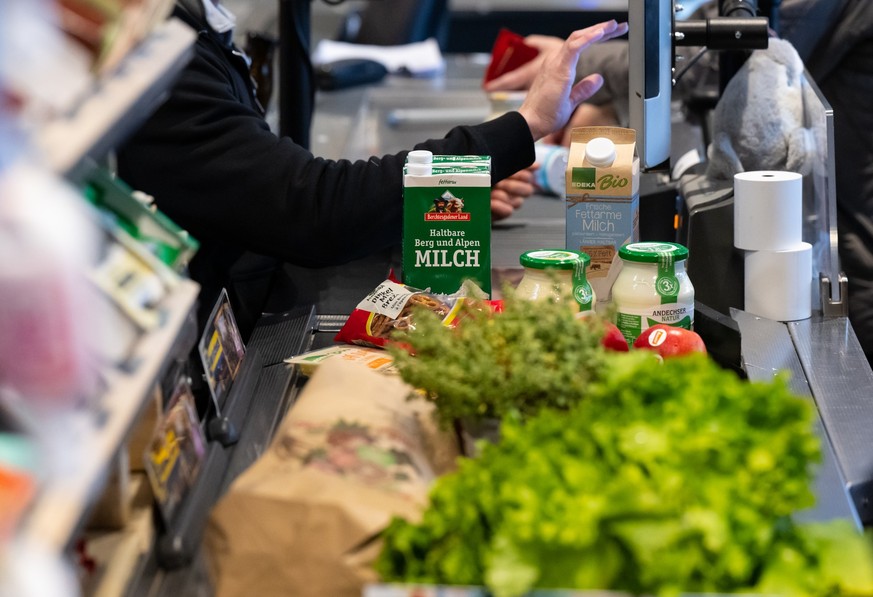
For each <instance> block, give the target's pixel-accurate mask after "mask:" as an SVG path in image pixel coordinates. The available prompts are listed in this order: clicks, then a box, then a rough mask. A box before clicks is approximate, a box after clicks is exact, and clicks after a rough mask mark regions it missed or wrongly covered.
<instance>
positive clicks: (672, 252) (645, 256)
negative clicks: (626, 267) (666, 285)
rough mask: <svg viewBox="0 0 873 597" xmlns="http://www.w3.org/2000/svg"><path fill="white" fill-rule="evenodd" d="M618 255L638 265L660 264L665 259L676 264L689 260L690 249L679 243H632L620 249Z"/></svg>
mask: <svg viewBox="0 0 873 597" xmlns="http://www.w3.org/2000/svg"><path fill="white" fill-rule="evenodd" d="M618 255H619V257H621V258H622V259H624V260H625V261H635V262H637V263H660V262H661V261H662V260H664V259H665V258H666V259H667V260H669V261H671V262H676V261H681V260H682V259H687V258H688V249H687V248H685V247H684V246H682V245H680V244H678V243H668V242H643V243H630V244H627V245H624V246H623V247H622V248H620V249H619V250H618Z"/></svg>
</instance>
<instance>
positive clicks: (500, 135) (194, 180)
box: [118, 0, 535, 335]
mask: <svg viewBox="0 0 873 597" xmlns="http://www.w3.org/2000/svg"><path fill="white" fill-rule="evenodd" d="M174 14H175V15H176V16H179V17H180V18H182V19H183V20H185V22H187V23H188V24H190V25H191V26H192V27H194V28H195V29H196V30H197V31H198V34H199V35H198V38H197V42H196V47H195V55H194V58H193V59H192V61H191V62H190V64H189V65H188V66H187V67H186V68H185V69H184V71H183V72H182V74H181V76H180V78H179V80H178V82H177V83H176V84H175V85H174V87H173V89H172V90H171V92H170V95H169V98H168V99H167V101H166V102H165V103H164V104H163V105H162V106H161V107H160V108H159V109H158V110H157V111H156V113H155V114H154V115H153V116H152V117H151V118H150V119H149V120H148V121H147V122H146V124H145V125H144V126H143V127H142V128H141V129H140V130H139V132H138V133H137V134H136V135H135V136H134V137H133V138H132V139H130V140H129V142H127V143H126V144H125V146H124V147H123V148H121V150H120V151H119V155H118V161H119V175H120V177H121V178H122V180H124V181H125V182H127V183H128V184H130V185H131V186H133V187H134V188H136V189H140V190H143V191H145V192H147V193H149V194H151V195H153V196H154V197H155V200H156V203H157V206H158V207H159V209H161V210H162V211H163V212H164V213H166V214H167V215H168V216H169V217H170V218H172V219H173V220H174V221H175V222H176V223H178V224H179V225H180V226H182V227H183V228H185V229H187V230H188V231H189V232H190V233H191V234H192V236H194V237H195V238H196V239H198V240H199V241H200V243H201V249H200V251H199V252H198V254H197V256H196V257H195V258H194V260H193V261H192V263H191V267H190V273H191V277H192V278H193V279H195V280H196V281H198V282H199V283H201V285H202V286H203V290H202V291H201V303H202V304H201V316H202V315H203V314H208V312H209V310H210V308H211V306H212V304H214V301H215V299H216V297H217V295H218V293H219V291H220V289H221V288H222V287H226V288H227V289H228V292H229V294H230V296H231V303H232V305H233V307H234V311H235V313H236V314H237V318H238V320H240V321H239V323H240V327H241V328H243V330H244V335H246V332H247V331H248V330H249V329H250V328H251V326H252V324H253V323H254V320H255V319H256V318H257V316H258V315H259V314H260V313H261V309H262V305H263V304H264V300H265V299H266V294H267V293H268V292H269V281H270V278H271V276H272V275H273V273H274V272H275V270H276V268H277V267H278V265H279V264H280V263H281V262H283V261H285V262H288V263H292V264H295V265H302V266H307V267H320V266H327V265H337V264H341V263H345V262H348V261H350V260H353V259H356V258H359V257H362V256H365V255H369V254H372V253H374V252H376V251H379V250H382V249H385V248H387V247H390V246H393V245H396V244H397V243H398V242H399V241H400V234H401V214H402V211H401V208H402V193H403V189H402V167H403V161H404V159H405V155H406V152H402V153H399V154H397V155H386V156H383V157H381V158H376V157H374V158H371V159H370V160H368V161H357V162H354V163H352V162H349V161H346V160H339V161H333V160H326V159H322V158H318V157H315V156H313V155H312V154H311V153H309V152H308V151H307V150H306V149H304V148H302V147H301V146H299V145H296V144H295V143H293V142H292V141H291V140H290V139H288V138H280V137H277V136H276V135H275V134H274V133H272V132H271V131H270V129H269V127H268V125H267V123H266V121H265V120H264V117H263V114H262V111H261V109H260V106H259V104H258V103H257V102H256V100H255V96H254V87H253V84H252V82H251V79H250V77H249V74H248V67H247V64H246V61H245V60H244V58H243V57H242V55H241V54H240V53H239V52H238V51H237V50H236V48H235V47H233V45H232V44H231V43H230V40H229V39H228V38H227V37H228V36H222V35H220V34H218V33H216V32H215V31H213V30H212V29H210V28H209V26H208V24H207V23H206V21H205V19H204V18H203V16H202V10H201V7H200V5H199V2H198V1H197V0H193V1H192V0H188V1H181V0H180V1H179V2H177V6H176V11H175V13H174ZM416 148H426V149H430V150H431V151H433V152H434V153H439V154H487V155H490V156H491V157H492V168H493V179H494V180H495V181H496V180H500V179H502V178H505V177H507V176H510V175H511V174H513V173H514V172H517V171H519V170H522V169H524V168H526V167H528V166H529V165H530V164H532V163H533V161H534V157H535V156H534V146H533V139H532V137H531V134H530V129H529V128H528V126H527V123H526V122H525V121H524V119H523V118H522V117H521V115H519V114H518V113H517V112H513V113H509V114H507V115H505V116H503V117H501V118H499V119H496V120H494V121H490V122H486V123H483V124H480V125H476V126H460V127H457V128H454V129H452V130H451V131H450V132H449V133H448V134H447V135H446V137H445V138H443V139H438V140H429V141H425V142H423V143H421V144H419V145H417V146H416ZM410 149H412V148H410ZM201 319H202V317H201Z"/></svg>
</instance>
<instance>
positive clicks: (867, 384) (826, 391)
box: [786, 316, 873, 524]
mask: <svg viewBox="0 0 873 597" xmlns="http://www.w3.org/2000/svg"><path fill="white" fill-rule="evenodd" d="M786 325H787V328H788V331H789V333H790V334H791V338H792V341H793V343H794V346H795V348H796V350H797V354H798V356H799V358H800V361H801V363H802V365H803V370H804V372H805V373H806V377H807V379H808V381H809V385H810V389H811V390H812V394H813V396H815V397H816V404H817V405H818V409H819V413H820V414H821V418H822V421H823V422H824V425H825V429H826V431H827V434H828V437H829V439H830V444H831V445H832V446H833V448H834V451H835V453H836V456H837V460H838V462H839V464H840V468H841V471H842V475H843V478H844V480H845V482H846V488H847V490H848V491H849V494H850V495H851V497H852V500H853V502H854V504H855V507H856V508H857V510H858V514H859V516H860V518H861V520H862V521H863V522H864V523H865V524H871V523H873V504H871V500H873V371H871V369H870V365H869V364H868V362H867V359H866V357H865V356H864V353H863V352H862V350H861V346H860V344H859V343H858V338H857V337H856V336H855V332H854V331H853V330H852V326H851V324H850V323H849V320H848V319H846V318H845V317H834V318H821V317H818V316H813V317H812V318H810V319H807V320H804V321H798V322H793V323H788V324H786Z"/></svg>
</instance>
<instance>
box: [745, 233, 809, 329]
mask: <svg viewBox="0 0 873 597" xmlns="http://www.w3.org/2000/svg"><path fill="white" fill-rule="evenodd" d="M744 278H745V292H744V296H745V310H746V311H747V312H749V313H752V314H753V315H758V316H759V317H766V318H768V319H773V320H776V321H797V320H799V319H806V318H808V317H809V316H810V315H811V314H812V245H811V244H809V243H799V244H798V245H796V246H795V247H794V248H792V249H788V250H785V251H750V252H748V253H746V256H745V275H744Z"/></svg>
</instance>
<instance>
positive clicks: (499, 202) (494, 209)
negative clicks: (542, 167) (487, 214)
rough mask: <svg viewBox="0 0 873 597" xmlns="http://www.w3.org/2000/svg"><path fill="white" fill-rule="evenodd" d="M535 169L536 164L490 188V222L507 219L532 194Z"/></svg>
mask: <svg viewBox="0 0 873 597" xmlns="http://www.w3.org/2000/svg"><path fill="white" fill-rule="evenodd" d="M535 168H536V164H534V165H533V166H531V167H530V168H525V169H524V170H520V171H519V172H516V173H515V174H513V175H512V176H510V177H509V178H504V179H503V180H501V181H500V182H498V183H496V184H495V185H494V186H492V187H491V221H493V222H496V221H497V220H503V219H505V218H508V217H509V216H511V215H512V214H513V213H514V212H515V210H517V209H519V208H520V207H521V206H522V204H523V203H524V200H525V199H527V198H528V197H530V196H531V195H532V194H533V192H534V184H533V180H534V169H535Z"/></svg>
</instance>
